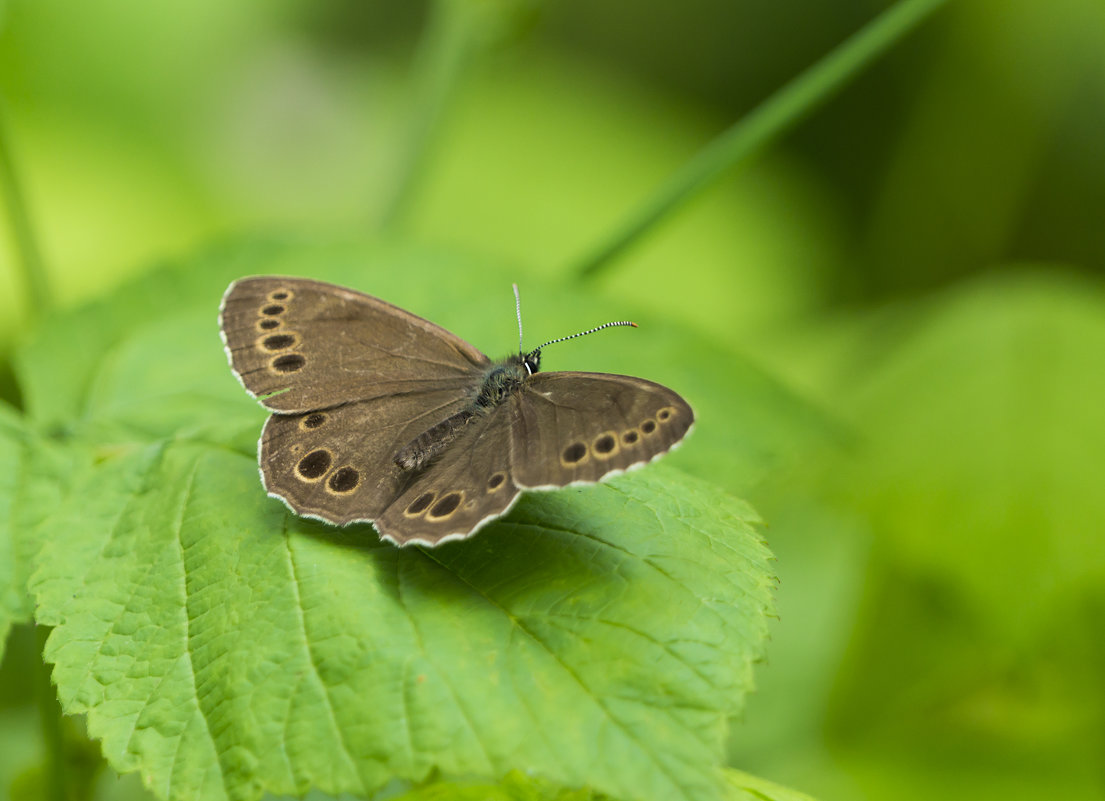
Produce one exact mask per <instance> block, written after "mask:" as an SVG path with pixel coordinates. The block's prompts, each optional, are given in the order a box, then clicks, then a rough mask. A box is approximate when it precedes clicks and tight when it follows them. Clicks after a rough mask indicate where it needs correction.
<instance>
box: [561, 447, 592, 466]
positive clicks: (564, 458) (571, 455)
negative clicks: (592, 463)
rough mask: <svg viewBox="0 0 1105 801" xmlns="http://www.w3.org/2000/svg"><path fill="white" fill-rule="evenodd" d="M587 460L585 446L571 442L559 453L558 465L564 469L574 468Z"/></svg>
mask: <svg viewBox="0 0 1105 801" xmlns="http://www.w3.org/2000/svg"><path fill="white" fill-rule="evenodd" d="M586 459H587V446H586V445H584V444H583V443H582V442H573V443H572V444H571V445H569V446H568V447H566V448H565V449H564V450H563V451H561V453H560V463H561V464H562V465H564V466H565V467H575V466H576V465H577V464H580V463H582V462H584V461H586Z"/></svg>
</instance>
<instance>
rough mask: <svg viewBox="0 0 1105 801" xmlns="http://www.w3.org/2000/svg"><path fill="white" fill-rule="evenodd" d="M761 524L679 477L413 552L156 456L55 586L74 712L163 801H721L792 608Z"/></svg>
mask: <svg viewBox="0 0 1105 801" xmlns="http://www.w3.org/2000/svg"><path fill="white" fill-rule="evenodd" d="M93 498H98V499H100V500H99V502H98V503H95V504H90V503H88V501H89V500H90V499H93ZM752 522H754V516H753V514H752V513H751V512H750V510H749V509H748V508H747V507H746V506H744V505H742V504H741V503H739V502H737V501H735V500H733V499H731V498H728V497H727V496H725V495H724V494H722V493H719V492H718V491H716V490H713V489H710V488H709V487H706V486H704V485H703V484H701V482H699V481H697V480H691V479H687V478H684V477H683V476H682V475H681V474H680V473H678V472H677V471H674V470H671V469H664V468H663V467H658V468H657V469H654V470H650V471H645V472H643V473H640V474H637V475H633V476H631V477H622V478H621V479H620V480H618V481H617V482H612V483H610V484H607V485H601V486H597V487H593V488H589V489H583V490H578V491H572V492H564V493H554V494H547V495H539V496H531V497H530V498H527V499H526V500H524V501H523V502H522V503H521V504H519V506H518V508H517V510H516V512H515V513H514V514H512V515H511V516H510V518H509V519H508V520H506V521H503V522H500V523H498V524H496V525H493V526H490V527H489V528H488V529H486V530H485V531H484V532H481V534H480V535H479V536H478V537H477V538H475V539H474V540H471V541H468V542H464V543H455V544H452V545H449V546H446V547H443V548H439V549H436V550H425V551H423V550H416V549H408V550H399V549H395V548H393V547H391V546H388V545H384V544H380V543H379V542H378V541H377V540H376V538H375V537H374V536H373V534H372V532H371V530H370V529H368V528H367V527H354V528H349V529H341V530H338V529H333V528H330V527H326V526H322V525H317V524H312V523H308V522H305V521H302V520H299V519H295V518H291V517H289V516H288V515H287V514H286V513H285V512H284V510H283V509H282V508H281V507H279V506H278V505H276V504H273V503H272V502H271V501H270V500H269V499H267V498H265V497H264V495H263V494H262V493H259V492H257V491H256V467H255V465H254V463H253V460H252V459H251V458H250V457H247V456H244V455H241V454H238V453H235V452H231V451H227V450H225V449H220V448H216V447H213V446H209V445H203V444H188V443H156V444H153V445H149V446H146V447H144V448H142V449H141V450H138V451H135V452H132V453H120V454H119V455H117V456H116V457H114V458H111V459H108V460H106V461H104V462H102V463H101V464H100V465H98V466H97V467H95V468H94V469H92V470H90V471H89V472H88V473H87V475H86V476H85V477H84V483H83V485H82V486H81V488H80V491H79V492H74V493H72V495H71V496H70V501H69V502H67V503H63V504H62V505H61V507H60V508H59V509H58V511H57V513H56V514H55V515H54V516H52V517H51V519H50V520H49V521H48V522H47V524H46V525H45V531H44V535H45V545H44V547H43V550H42V554H41V559H40V567H39V570H38V571H37V573H36V575H35V586H36V590H37V593H38V602H39V613H40V616H41V619H42V621H43V622H47V623H51V624H53V625H55V626H56V628H55V629H54V632H53V634H52V635H51V638H50V640H49V644H48V648H47V654H46V656H47V658H48V659H49V660H50V661H51V662H53V663H54V664H55V668H54V681H55V682H56V683H57V686H58V692H59V696H60V698H61V700H62V703H63V707H64V708H65V710H66V711H67V712H70V713H87V714H88V722H89V730H90V732H91V733H92V734H93V736H95V737H98V738H101V739H102V740H103V747H104V751H105V753H106V755H107V757H108V759H109V761H110V762H111V763H112V765H113V766H114V767H115V768H116V769H117V770H120V771H128V770H136V769H137V770H141V771H142V773H143V775H144V777H145V779H146V781H147V782H149V783H150V784H151V786H152V787H153V788H154V789H155V791H157V792H158V794H159V795H162V796H165V797H172V798H192V797H197V796H198V797H203V798H223V797H227V798H239V797H243V798H251V797H256V796H257V795H259V794H260V792H261V791H262V790H269V791H274V792H285V793H300V792H303V791H305V790H306V789H307V788H308V787H310V786H317V787H320V788H322V789H324V790H326V791H328V792H342V791H348V792H355V793H358V794H364V793H367V792H369V791H371V790H374V789H376V788H378V787H380V786H382V785H383V784H384V783H385V782H386V781H387V780H388V779H390V778H391V777H393V776H398V777H403V778H409V779H414V780H418V779H422V778H424V777H425V776H426V775H427V774H428V772H429V771H431V770H433V769H437V770H440V771H443V772H445V773H447V774H458V775H461V774H478V775H487V776H497V775H501V774H502V773H504V772H506V771H507V770H509V769H511V768H518V767H523V768H526V769H529V770H533V771H536V772H538V773H539V774H541V775H544V776H546V777H549V778H551V779H553V780H555V781H557V782H558V783H561V784H564V785H567V786H575V785H581V784H589V785H591V786H593V787H595V788H597V789H599V790H602V791H605V792H609V793H611V794H614V795H616V796H618V797H624V798H718V797H721V793H722V790H723V786H724V785H723V780H722V776H721V773H720V770H719V767H718V765H719V761H720V758H721V749H722V746H723V741H724V736H725V726H726V716H727V715H729V714H732V713H733V712H735V711H736V710H737V709H738V708H739V706H740V703H741V699H742V698H743V696H744V694H745V693H746V692H747V691H748V689H749V688H750V686H751V664H752V661H753V660H754V659H755V658H757V657H758V656H759V653H760V651H761V648H762V642H763V639H764V637H765V634H766V621H765V617H764V615H765V613H766V612H767V610H768V607H769V602H770V588H771V584H772V582H771V578H770V575H769V573H768V570H767V563H766V561H767V557H768V554H767V551H766V549H765V548H764V547H763V545H762V544H761V542H760V541H759V539H758V537H757V535H756V534H755V532H754V530H753V528H752V526H751V524H752Z"/></svg>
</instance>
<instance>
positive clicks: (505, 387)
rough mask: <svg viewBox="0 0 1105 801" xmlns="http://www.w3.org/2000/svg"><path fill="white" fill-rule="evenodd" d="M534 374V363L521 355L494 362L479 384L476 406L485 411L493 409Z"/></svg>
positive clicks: (535, 370) (535, 366) (535, 364)
mask: <svg viewBox="0 0 1105 801" xmlns="http://www.w3.org/2000/svg"><path fill="white" fill-rule="evenodd" d="M536 372H537V363H536V361H534V360H532V359H530V358H529V357H526V356H522V355H521V354H518V355H517V356H508V357H507V358H505V359H503V360H502V361H499V362H496V363H495V364H494V365H492V367H491V369H490V370H488V371H487V374H486V375H485V376H484V378H483V382H482V383H481V384H480V389H479V392H478V393H477V394H476V406H478V407H479V408H480V409H483V410H487V411H490V410H492V409H494V408H495V407H496V406H498V405H499V404H501V403H503V402H504V401H505V400H506V399H507V398H509V397H510V396H511V395H513V394H514V393H515V392H517V391H518V390H520V389H521V388H522V385H523V384H525V382H526V379H527V378H528V377H529V376H530V374H531V373H536Z"/></svg>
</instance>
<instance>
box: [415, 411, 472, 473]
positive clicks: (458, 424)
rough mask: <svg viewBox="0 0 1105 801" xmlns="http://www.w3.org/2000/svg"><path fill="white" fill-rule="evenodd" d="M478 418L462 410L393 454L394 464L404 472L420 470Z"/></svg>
mask: <svg viewBox="0 0 1105 801" xmlns="http://www.w3.org/2000/svg"><path fill="white" fill-rule="evenodd" d="M479 416H480V415H479V413H478V412H474V411H472V410H470V409H464V410H463V411H459V412H457V413H456V414H454V415H453V416H452V417H449V418H447V419H445V420H442V421H441V422H440V423H438V424H437V425H435V426H434V427H433V428H430V429H427V430H426V431H423V432H422V433H421V434H419V435H418V436H417V437H415V438H414V439H412V440H411V441H410V442H408V443H407V445H406V446H405V447H404V448H403V450H401V451H399V453H397V454H395V463H396V464H397V465H399V466H400V467H402V468H403V469H404V470H421V469H422V468H423V467H425V466H426V465H428V464H429V463H430V462H432V461H433V460H434V457H435V456H437V455H438V454H439V453H441V452H442V451H443V450H445V449H446V448H447V447H448V446H449V445H450V444H451V443H452V442H453V440H455V439H456V438H457V437H459V436H460V432H461V431H462V430H463V429H464V427H465V426H466V425H467V424H468V423H470V422H472V421H473V420H474V419H475V418H477V417H479Z"/></svg>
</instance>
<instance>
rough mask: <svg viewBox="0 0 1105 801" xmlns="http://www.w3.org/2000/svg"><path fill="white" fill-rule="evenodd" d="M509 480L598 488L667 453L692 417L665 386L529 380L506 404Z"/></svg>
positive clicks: (604, 377) (581, 377) (574, 375)
mask: <svg viewBox="0 0 1105 801" xmlns="http://www.w3.org/2000/svg"><path fill="white" fill-rule="evenodd" d="M510 405H511V407H512V410H513V421H512V443H513V450H512V460H511V466H512V468H513V470H514V478H515V480H516V481H517V482H518V486H519V487H521V488H523V489H534V488H538V487H545V488H551V487H563V486H566V485H568V484H572V483H575V482H592V481H599V480H600V479H602V478H603V476H606V475H607V474H609V473H612V472H615V471H622V470H628V469H629V468H631V467H634V466H635V465H641V464H645V463H647V462H649V461H651V460H652V459H654V458H655V457H656V456H658V455H659V454H661V453H664V452H665V451H667V450H669V449H670V448H671V447H672V446H673V445H675V444H676V443H677V442H679V440H681V439H682V438H683V437H684V436H685V435H686V434H687V432H688V431H689V430H690V428H691V426H692V425H693V424H694V412H693V411H692V410H691V407H690V406H689V405H688V404H687V402H686V401H685V400H683V399H682V398H681V397H679V395H677V394H676V393H675V392H672V391H671V390H670V389H668V388H667V387H664V386H661V385H660V384H655V383H653V382H652V381H646V380H644V379H643V378H633V377H631V376H623V375H609V374H606V373H579V372H568V371H565V372H552V373H537V374H536V375H534V376H532V377H531V379H530V380H529V381H528V382H527V383H526V386H525V387H524V388H523V389H522V391H521V392H519V393H517V394H516V395H515V396H514V397H513V398H512V399H511V403H510Z"/></svg>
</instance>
